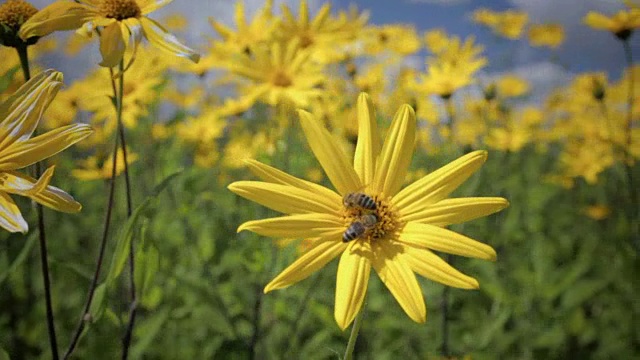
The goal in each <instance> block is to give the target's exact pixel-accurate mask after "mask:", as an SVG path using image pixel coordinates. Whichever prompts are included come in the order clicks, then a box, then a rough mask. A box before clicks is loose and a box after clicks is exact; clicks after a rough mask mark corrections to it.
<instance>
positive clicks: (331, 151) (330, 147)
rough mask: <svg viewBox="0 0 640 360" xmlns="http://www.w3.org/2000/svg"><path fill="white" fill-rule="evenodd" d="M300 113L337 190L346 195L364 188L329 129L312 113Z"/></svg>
mask: <svg viewBox="0 0 640 360" xmlns="http://www.w3.org/2000/svg"><path fill="white" fill-rule="evenodd" d="M298 114H299V115H300V124H301V125H302V130H304V134H305V136H306V138H307V142H308V143H309V147H311V151H313V154H314V155H315V156H316V158H317V159H318V162H320V165H322V168H323V169H324V172H325V173H326V174H327V177H328V178H329V180H331V183H332V184H333V186H334V187H335V188H336V190H338V192H339V193H340V194H342V195H345V194H347V193H350V192H354V191H358V190H360V189H362V187H363V186H362V183H361V182H360V179H359V178H358V174H356V172H355V170H354V169H353V166H352V165H351V162H350V161H349V158H348V157H347V154H345V152H344V150H343V149H342V147H341V146H340V144H338V143H337V141H336V140H335V139H334V138H333V137H332V136H331V134H330V133H329V131H327V129H325V128H324V127H322V126H321V125H320V123H319V122H318V121H317V120H316V119H315V118H314V117H313V115H311V114H310V113H308V112H306V111H304V110H299V111H298Z"/></svg>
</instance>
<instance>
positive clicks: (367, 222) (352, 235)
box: [342, 214, 378, 242]
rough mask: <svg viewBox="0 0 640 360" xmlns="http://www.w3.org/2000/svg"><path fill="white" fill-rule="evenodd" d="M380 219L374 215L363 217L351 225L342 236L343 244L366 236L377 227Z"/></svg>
mask: <svg viewBox="0 0 640 360" xmlns="http://www.w3.org/2000/svg"><path fill="white" fill-rule="evenodd" d="M377 223H378V217H377V216H375V215H373V214H365V215H362V216H361V217H360V218H359V219H357V220H355V221H354V222H352V223H351V225H349V227H348V228H347V230H345V231H344V233H343V234H342V242H349V241H352V240H355V239H357V238H359V237H361V236H362V235H364V234H365V233H366V232H367V231H368V230H369V229H371V228H373V227H374V226H376V224H377Z"/></svg>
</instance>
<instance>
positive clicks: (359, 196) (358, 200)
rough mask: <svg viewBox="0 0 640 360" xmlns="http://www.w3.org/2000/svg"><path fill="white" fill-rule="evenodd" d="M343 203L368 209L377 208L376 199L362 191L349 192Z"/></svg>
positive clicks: (346, 205)
mask: <svg viewBox="0 0 640 360" xmlns="http://www.w3.org/2000/svg"><path fill="white" fill-rule="evenodd" d="M342 204H343V205H344V207H346V208H356V207H360V208H363V209H366V210H375V209H376V208H377V205H376V201H375V200H374V199H373V198H372V197H371V196H369V195H367V194H365V193H361V192H353V193H348V194H347V195H345V196H344V197H343V198H342Z"/></svg>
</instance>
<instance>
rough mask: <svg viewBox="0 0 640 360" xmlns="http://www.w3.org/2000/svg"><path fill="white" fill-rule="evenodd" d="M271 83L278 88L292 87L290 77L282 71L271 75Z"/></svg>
mask: <svg viewBox="0 0 640 360" xmlns="http://www.w3.org/2000/svg"><path fill="white" fill-rule="evenodd" d="M271 82H273V84H274V85H275V86H279V87H289V86H291V85H293V81H292V80H291V77H290V76H289V75H287V74H286V73H285V72H283V71H277V72H276V73H275V74H274V75H273V78H272V79H271Z"/></svg>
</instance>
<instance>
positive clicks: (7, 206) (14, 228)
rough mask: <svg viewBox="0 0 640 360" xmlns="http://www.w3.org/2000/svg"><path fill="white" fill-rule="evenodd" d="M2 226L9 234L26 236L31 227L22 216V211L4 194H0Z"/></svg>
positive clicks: (0, 221) (0, 219) (0, 224)
mask: <svg viewBox="0 0 640 360" xmlns="http://www.w3.org/2000/svg"><path fill="white" fill-rule="evenodd" d="M0 226H1V227H3V228H4V229H5V230H7V231H9V232H21V233H23V234H24V233H26V232H27V231H29V225H27V222H26V221H24V218H23V217H22V214H20V209H18V206H17V205H16V203H15V202H13V200H11V198H10V197H9V195H7V194H6V193H4V192H0Z"/></svg>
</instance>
